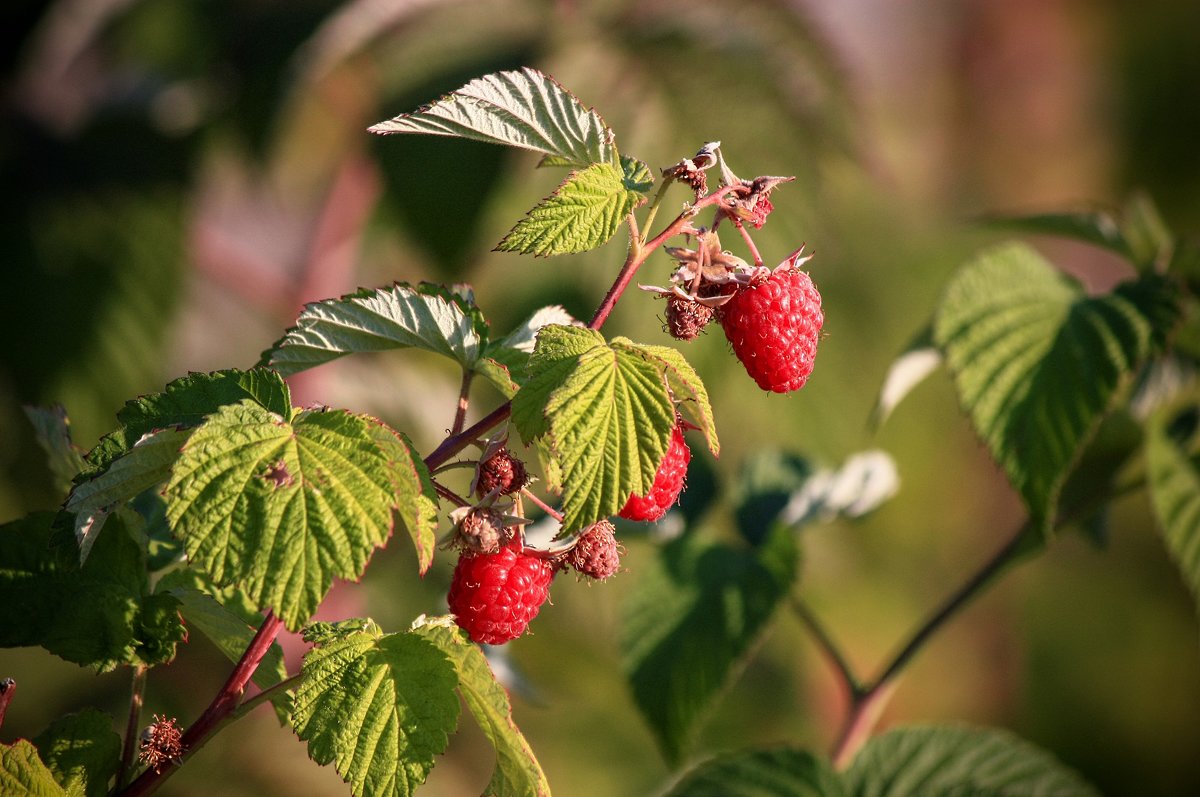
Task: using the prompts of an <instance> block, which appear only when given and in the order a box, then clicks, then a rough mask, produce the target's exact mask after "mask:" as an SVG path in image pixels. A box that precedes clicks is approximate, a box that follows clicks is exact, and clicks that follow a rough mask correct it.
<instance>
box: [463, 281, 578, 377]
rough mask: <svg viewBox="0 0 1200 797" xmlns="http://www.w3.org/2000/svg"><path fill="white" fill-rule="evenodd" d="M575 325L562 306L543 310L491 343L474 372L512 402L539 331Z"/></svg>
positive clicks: (572, 318)
mask: <svg viewBox="0 0 1200 797" xmlns="http://www.w3.org/2000/svg"><path fill="white" fill-rule="evenodd" d="M574 323H576V321H575V317H574V316H572V315H571V314H570V313H568V312H567V311H566V310H564V309H563V308H562V307H560V306H559V305H556V304H555V305H549V306H547V307H543V308H541V309H539V310H537V311H535V312H534V313H533V315H531V316H530V317H529V318H527V319H525V321H524V322H523V323H522V324H520V325H519V326H518V327H517V328H516V329H514V330H513V331H512V332H510V333H508V334H507V335H505V336H504V337H503V338H501V339H500V340H493V341H490V342H489V343H488V344H487V346H486V347H485V349H484V352H483V356H482V357H481V358H480V359H479V362H478V363H476V364H475V371H476V373H479V374H481V375H483V376H484V377H486V378H487V379H488V380H489V381H490V382H491V383H492V384H494V385H495V386H496V388H497V389H498V390H499V391H500V392H501V393H503V394H504V396H505V397H506V398H510V399H511V398H512V397H513V396H515V395H516V393H517V390H518V389H519V388H520V386H521V385H522V384H523V383H524V382H525V365H526V363H528V362H529V355H530V354H531V353H533V345H534V341H535V340H536V338H537V333H538V330H540V329H541V328H542V327H544V326H546V325H548V324H562V325H571V324H574Z"/></svg>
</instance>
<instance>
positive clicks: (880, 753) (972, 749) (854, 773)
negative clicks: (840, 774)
mask: <svg viewBox="0 0 1200 797" xmlns="http://www.w3.org/2000/svg"><path fill="white" fill-rule="evenodd" d="M844 778H845V782H846V783H847V785H848V789H847V791H848V793H849V794H850V795H853V797H910V795H915V794H920V795H922V797H965V795H976V797H985V796H994V797H1001V795H1003V797H1042V795H1048V794H1053V795H1055V796H1056V797H1099V792H1097V791H1096V790H1095V789H1094V788H1092V787H1091V786H1090V785H1088V784H1087V783H1085V782H1084V781H1083V780H1082V779H1080V777H1079V776H1078V775H1076V774H1075V773H1074V772H1073V771H1071V770H1070V769H1068V768H1067V767H1065V766H1063V765H1062V764H1061V763H1059V762H1058V761H1057V760H1055V759H1054V758H1052V757H1051V756H1050V755H1049V754H1047V753H1046V752H1045V751H1043V750H1041V749H1040V748H1038V747H1035V746H1034V745H1032V744H1030V743H1029V742H1026V741H1024V740H1023V739H1019V738H1017V737H1016V736H1013V735H1012V734H1010V733H1007V732H1005V731H999V730H994V729H974V728H950V727H928V728H897V729H895V730H892V731H888V732H887V733H885V734H883V735H882V736H878V737H876V738H874V739H872V740H871V741H869V742H868V743H867V744H866V746H865V747H863V749H862V751H861V752H860V753H859V754H858V756H857V757H856V758H855V759H854V763H853V764H852V765H851V766H850V769H849V770H848V771H847V772H846V773H845V774H844Z"/></svg>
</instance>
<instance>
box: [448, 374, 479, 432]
mask: <svg viewBox="0 0 1200 797" xmlns="http://www.w3.org/2000/svg"><path fill="white" fill-rule="evenodd" d="M474 377H475V372H474V371H472V370H471V369H470V368H464V369H463V375H462V387H461V388H459V391H458V409H457V410H456V411H455V413H454V426H452V427H451V428H450V434H452V435H456V434H458V433H459V432H461V431H462V429H463V424H464V423H466V421H467V406H468V405H469V404H470V403H471V380H472V379H473V378H474Z"/></svg>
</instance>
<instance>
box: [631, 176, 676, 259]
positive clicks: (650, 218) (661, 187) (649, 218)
mask: <svg viewBox="0 0 1200 797" xmlns="http://www.w3.org/2000/svg"><path fill="white" fill-rule="evenodd" d="M673 182H675V178H674V177H664V178H663V181H662V182H661V183H659V184H658V189H657V190H656V191H655V192H654V199H652V200H650V208H649V209H648V210H647V211H646V223H645V224H644V225H642V226H643V227H644V228H645V229H647V230H649V229H651V228H652V226H653V224H654V217H655V216H657V215H658V208H659V206H660V205H661V204H662V200H663V196H664V195H665V194H666V192H667V187H668V186H669V185H671V183H673ZM638 243H639V244H643V245H644V244H645V243H646V242H645V241H643V240H640V239H639V240H638Z"/></svg>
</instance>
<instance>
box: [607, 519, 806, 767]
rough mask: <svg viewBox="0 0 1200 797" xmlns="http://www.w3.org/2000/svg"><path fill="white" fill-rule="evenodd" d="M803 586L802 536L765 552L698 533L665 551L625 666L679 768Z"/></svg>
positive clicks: (625, 629)
mask: <svg viewBox="0 0 1200 797" xmlns="http://www.w3.org/2000/svg"><path fill="white" fill-rule="evenodd" d="M795 579H796V549H795V542H794V540H793V535H792V534H791V532H790V531H788V530H787V529H784V528H782V527H776V528H775V529H773V530H772V532H771V534H770V535H769V536H768V537H767V538H766V539H765V540H764V542H763V544H762V545H760V546H758V547H757V548H754V549H750V548H748V547H733V546H729V545H721V544H712V543H706V542H703V541H702V540H701V539H700V538H699V537H698V535H695V534H689V535H685V536H684V537H682V538H679V539H678V540H676V541H674V542H672V543H670V544H669V545H668V546H667V547H666V548H664V549H663V551H662V553H661V556H660V561H659V562H658V564H657V566H656V567H654V568H653V569H652V570H650V571H649V572H646V573H643V576H642V578H641V579H640V580H639V581H638V583H637V584H636V585H635V586H634V591H633V594H632V596H631V600H630V601H629V602H628V603H627V605H626V608H625V611H624V623H623V624H622V634H621V651H622V662H623V665H624V668H625V671H626V673H627V675H628V677H629V682H630V686H631V688H632V689H633V697H634V701H635V702H636V703H637V705H638V708H639V709H640V710H641V712H642V714H643V715H644V716H645V718H646V720H647V721H648V722H649V724H650V727H651V729H652V730H653V731H654V734H655V737H656V738H657V740H658V743H659V746H660V748H661V749H662V751H663V754H664V755H665V756H666V758H667V760H668V761H669V762H671V763H673V764H674V763H678V761H679V760H680V758H681V757H682V756H683V754H684V752H685V751H686V748H687V745H688V742H689V740H690V739H691V737H692V735H693V734H694V732H695V730H696V726H697V723H698V722H699V720H700V718H701V716H702V715H703V713H704V712H705V711H706V710H707V709H708V708H709V706H710V705H711V704H712V702H713V701H714V700H715V699H716V697H717V695H718V694H719V693H720V691H721V690H722V689H723V688H724V687H725V685H726V684H727V683H728V682H729V681H730V680H731V678H732V677H733V674H734V672H735V671H736V670H737V668H738V665H739V663H740V662H741V661H742V660H743V658H744V657H745V656H746V655H747V654H748V652H749V651H750V649H751V647H752V646H753V644H754V642H755V640H757V639H758V638H759V636H760V635H761V634H762V632H763V630H764V629H765V627H766V624H767V621H768V620H769V619H770V618H771V615H772V614H773V613H774V611H775V608H776V606H777V605H778V604H779V602H780V601H781V600H782V599H783V598H784V597H785V596H786V595H787V594H788V592H789V590H790V589H791V587H792V584H793V583H794V581H795Z"/></svg>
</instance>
